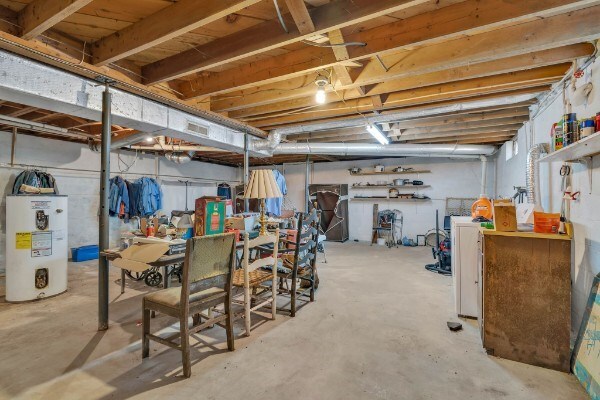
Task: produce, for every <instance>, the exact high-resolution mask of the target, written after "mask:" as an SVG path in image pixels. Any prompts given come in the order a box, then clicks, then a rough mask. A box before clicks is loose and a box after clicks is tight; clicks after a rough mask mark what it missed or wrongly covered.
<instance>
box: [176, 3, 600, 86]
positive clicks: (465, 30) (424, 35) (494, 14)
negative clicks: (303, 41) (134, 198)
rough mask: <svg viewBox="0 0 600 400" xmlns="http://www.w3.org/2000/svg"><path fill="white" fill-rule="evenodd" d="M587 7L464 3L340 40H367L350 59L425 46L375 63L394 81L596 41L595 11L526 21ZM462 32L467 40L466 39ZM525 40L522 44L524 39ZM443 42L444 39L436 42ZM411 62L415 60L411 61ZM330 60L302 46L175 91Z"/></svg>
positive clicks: (292, 71)
mask: <svg viewBox="0 0 600 400" xmlns="http://www.w3.org/2000/svg"><path fill="white" fill-rule="evenodd" d="M465 3H467V4H468V5H469V6H470V7H466V8H464V9H461V10H462V12H463V14H460V15H461V16H462V18H460V19H459V20H458V21H455V18H456V15H454V13H450V12H449V10H448V9H451V8H453V7H464V5H465ZM589 4H590V1H582V2H575V1H570V2H565V1H560V0H545V1H536V2H518V3H514V4H512V7H509V6H507V5H508V3H507V2H506V1H503V0H489V1H486V2H485V3H481V2H479V1H476V0H469V1H467V2H464V3H458V4H456V5H453V6H450V7H447V8H444V9H441V10H437V11H434V12H433V14H432V13H427V14H426V15H424V16H423V15H419V16H416V17H414V18H417V21H416V22H414V21H412V20H411V21H409V20H405V21H399V22H397V23H394V24H390V25H393V26H388V25H385V26H383V27H378V28H375V29H376V30H377V32H372V30H367V31H364V32H357V33H354V34H352V35H348V36H347V37H346V40H349V41H359V42H365V43H369V45H368V46H365V47H352V48H349V49H348V51H349V53H350V57H351V58H352V59H354V60H360V59H363V58H367V57H372V56H375V55H376V54H379V53H381V52H389V51H392V50H398V49H402V48H411V49H414V48H415V46H421V45H424V44H427V45H428V46H425V47H423V48H419V49H416V50H410V51H409V50H404V51H402V52H400V53H399V54H396V55H393V56H385V57H382V58H383V61H384V63H385V65H388V66H391V67H390V69H389V70H388V71H387V72H386V75H397V76H401V75H403V74H406V71H405V70H407V69H408V70H412V71H414V70H415V69H418V70H420V71H422V72H432V71H434V70H441V69H447V68H450V67H457V66H460V65H468V64H469V63H473V62H483V61H491V60H494V59H498V58H501V57H500V55H502V56H503V57H507V56H513V55H518V54H525V53H527V52H531V51H538V50H545V49H548V48H553V47H559V46H564V45H568V44H574V43H578V42H582V41H590V40H594V39H596V38H597V37H598V36H600V34H599V32H598V27H597V23H596V22H597V20H598V18H599V16H600V6H595V7H589V8H586V9H583V10H578V11H574V12H572V13H570V14H568V15H558V16H554V17H549V18H543V19H537V20H533V21H531V20H532V19H533V18H539V17H545V16H548V15H553V14H555V13H556V12H557V10H564V9H565V7H567V8H568V7H569V6H571V7H572V6H583V5H589ZM449 18H450V20H448V19H449ZM565 18H567V19H565ZM438 20H441V21H445V22H446V23H441V22H440V23H439V24H436V23H435V21H438ZM524 21H530V22H524ZM522 22H524V23H522ZM517 23H519V24H518V25H514V26H509V27H505V28H502V29H498V27H499V26H502V25H506V24H509V25H511V24H517ZM557 26H561V29H556V27H557ZM415 28H416V29H415ZM492 29H493V30H492ZM490 30H491V31H490ZM482 31H483V33H482ZM467 34H468V35H469V36H466V35H467ZM471 35H472V36H471ZM465 36H466V37H465ZM525 37H526V38H527V40H523V38H525ZM377 38H379V39H377ZM375 39H377V40H375ZM448 40H451V42H448V43H443V42H444V41H448ZM440 42H442V43H440ZM432 43H436V44H432ZM472 47H475V48H476V49H478V50H479V52H480V54H479V55H478V57H479V58H478V59H477V58H475V59H473V57H464V56H462V54H463V52H464V50H465V49H467V48H468V49H469V50H473V49H472ZM409 53H410V54H409ZM422 53H425V54H427V56H428V57H431V60H428V59H427V57H425V58H424V57H422V55H421V54H422ZM437 53H440V54H437ZM416 58H418V59H419V60H421V61H417V60H416ZM335 63H336V60H335V57H334V55H333V54H332V53H331V52H330V51H329V49H319V48H313V47H311V48H303V49H300V50H296V51H292V52H289V53H287V54H285V55H282V56H279V57H276V58H268V59H265V60H261V61H258V62H255V63H251V64H246V65H242V66H240V67H236V68H232V69H229V70H226V71H223V72H220V73H214V74H211V75H210V77H197V78H195V79H194V82H195V84H194V85H192V86H193V87H194V88H196V89H195V90H190V89H189V87H182V93H184V96H185V97H196V96H201V95H208V94H218V93H224V92H227V91H232V90H239V89H244V88H248V87H251V86H255V85H257V84H265V83H269V82H276V81H281V80H285V79H288V78H289V77H293V76H298V75H302V74H306V73H308V72H310V71H315V70H318V69H322V68H327V67H330V66H332V65H334V64H335ZM375 64H376V63H370V64H369V65H371V68H365V70H364V71H362V72H361V74H360V76H359V77H360V83H359V82H356V81H355V84H357V85H359V86H362V85H365V84H370V83H374V82H373V81H372V80H369V76H370V75H372V74H373V73H374V71H373V69H374V68H376V69H377V75H380V74H381V66H380V65H378V66H375ZM413 73H414V72H413Z"/></svg>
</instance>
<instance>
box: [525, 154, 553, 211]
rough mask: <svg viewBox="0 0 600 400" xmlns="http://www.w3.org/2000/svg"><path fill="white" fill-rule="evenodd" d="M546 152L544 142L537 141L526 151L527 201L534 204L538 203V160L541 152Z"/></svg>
mask: <svg viewBox="0 0 600 400" xmlns="http://www.w3.org/2000/svg"><path fill="white" fill-rule="evenodd" d="M545 153H548V145H547V144H546V143H538V144H536V145H534V146H533V147H532V148H531V149H529V152H527V170H526V171H525V180H526V186H527V202H528V203H530V204H534V205H540V204H539V200H540V196H539V190H540V166H539V165H538V160H539V159H540V157H541V156H542V154H545Z"/></svg>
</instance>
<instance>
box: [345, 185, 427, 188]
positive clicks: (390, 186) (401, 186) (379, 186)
mask: <svg viewBox="0 0 600 400" xmlns="http://www.w3.org/2000/svg"><path fill="white" fill-rule="evenodd" d="M429 187H431V186H430V185H399V186H395V185H369V186H367V185H361V186H350V189H419V188H429Z"/></svg>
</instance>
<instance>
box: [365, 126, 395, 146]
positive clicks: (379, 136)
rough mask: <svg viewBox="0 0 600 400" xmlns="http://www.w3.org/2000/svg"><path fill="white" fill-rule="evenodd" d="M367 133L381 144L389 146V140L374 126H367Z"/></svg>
mask: <svg viewBox="0 0 600 400" xmlns="http://www.w3.org/2000/svg"><path fill="white" fill-rule="evenodd" d="M367 132H369V133H370V134H371V136H373V137H374V138H375V139H377V141H378V142H379V143H381V144H384V145H385V144H390V140H389V139H388V137H387V136H385V135H384V134H383V131H382V130H381V129H380V128H379V127H378V126H377V125H375V124H373V125H367Z"/></svg>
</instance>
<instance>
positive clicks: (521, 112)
mask: <svg viewBox="0 0 600 400" xmlns="http://www.w3.org/2000/svg"><path fill="white" fill-rule="evenodd" d="M511 117H524V118H527V117H529V108H528V107H512V108H506V109H501V110H491V111H488V110H486V111H475V112H469V113H461V114H449V115H444V116H441V117H427V118H415V119H411V120H405V121H400V122H396V123H395V124H394V127H395V128H396V129H408V128H425V127H434V126H446V125H449V124H457V123H467V122H473V121H488V120H495V119H499V118H511Z"/></svg>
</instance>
